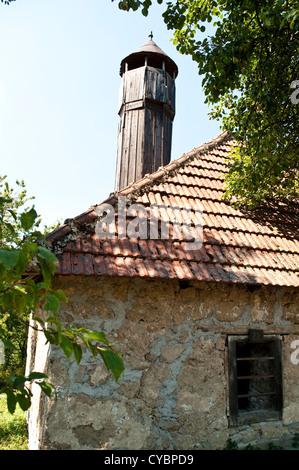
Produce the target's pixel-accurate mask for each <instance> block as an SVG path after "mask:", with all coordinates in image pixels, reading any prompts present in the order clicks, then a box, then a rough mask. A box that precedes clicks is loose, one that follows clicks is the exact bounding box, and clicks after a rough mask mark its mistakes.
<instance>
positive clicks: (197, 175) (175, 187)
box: [48, 134, 299, 287]
mask: <svg viewBox="0 0 299 470" xmlns="http://www.w3.org/2000/svg"><path fill="white" fill-rule="evenodd" d="M231 145H235V143H234V142H233V141H231V140H230V139H229V137H228V136H227V135H226V134H223V135H221V136H219V137H218V138H216V139H215V140H214V141H212V142H210V143H208V144H204V145H202V146H200V147H198V148H197V149H193V150H192V151H191V152H189V154H184V155H182V156H181V157H180V158H179V159H178V160H176V161H174V162H171V163H170V164H169V165H167V166H166V167H163V168H160V169H159V170H158V171H157V172H156V173H153V174H152V175H146V176H145V177H144V178H143V179H142V180H140V181H138V182H136V183H135V184H133V185H131V186H129V187H128V188H125V189H124V190H122V191H120V192H119V193H116V194H114V193H113V194H111V196H110V198H109V199H108V200H107V201H105V202H108V203H109V204H112V205H114V206H115V207H116V208H117V197H118V196H126V197H127V198H128V199H127V203H128V205H130V204H131V203H135V202H138V203H141V204H143V205H144V206H146V207H147V210H148V229H150V228H151V230H153V232H148V237H147V238H146V239H133V238H130V237H126V238H121V237H120V238H117V237H116V238H114V239H113V238H112V239H106V240H99V238H98V237H97V235H96V234H95V232H94V230H93V229H92V228H91V226H92V224H94V225H95V224H96V223H97V220H98V219H97V214H96V206H95V207H94V208H91V209H90V210H88V211H87V212H86V213H84V214H81V215H80V216H78V217H76V218H75V219H73V220H72V221H71V223H70V222H68V221H66V223H65V224H64V225H62V226H61V227H60V228H59V229H57V230H55V231H54V232H52V234H50V235H49V237H48V239H49V241H50V242H51V243H52V245H53V250H54V252H55V253H56V254H57V257H58V260H59V264H58V268H57V273H58V274H61V275H71V274H75V275H96V276H126V277H147V278H168V279H182V280H198V281H207V282H219V283H222V282H224V283H249V284H264V285H269V284H270V285H279V286H293V287H299V234H298V226H299V209H298V206H297V205H296V204H293V206H292V207H286V206H283V207H282V208H281V209H280V208H279V207H267V208H263V209H261V210H259V211H256V212H254V213H253V212H252V213H246V212H243V211H242V210H240V209H234V208H233V207H232V206H231V205H229V204H227V203H226V202H225V201H224V200H223V199H222V197H223V193H224V188H223V173H222V172H226V171H227V156H228V153H229V151H230V146H231ZM151 204H152V205H155V206H156V207H155V212H153V213H154V214H155V216H157V215H158V220H159V224H158V225H155V223H156V222H155V223H154V222H153V221H152V220H150V205H151ZM161 205H164V206H166V207H161ZM187 207H188V208H189V207H191V208H192V211H193V212H192V217H191V219H190V220H191V221H192V224H194V223H197V224H198V217H196V215H197V214H198V213H195V211H198V210H199V209H200V208H202V210H203V213H202V221H203V240H199V241H198V242H197V245H196V246H194V247H193V248H194V249H191V250H190V249H189V245H188V240H183V238H182V237H179V235H178V232H177V231H176V229H175V227H174V226H173V221H174V215H175V214H176V211H177V210H181V209H182V208H187ZM116 210H117V209H116ZM132 219H134V217H133V216H132V217H131V220H132ZM161 220H162V221H163V223H164V226H165V224H166V222H167V221H169V233H170V236H173V237H174V235H176V239H174V238H171V237H170V238H169V239H162V238H161V236H160V235H161V231H160V229H161V226H160V225H161ZM76 224H78V226H79V233H80V235H76V233H78V231H76V230H74V231H73V227H74V226H75V227H76ZM84 224H88V230H86V234H85V235H84V229H82V227H84ZM144 227H145V228H146V225H144ZM154 231H155V232H156V237H155V239H151V238H150V233H154ZM116 236H117V234H116ZM119 236H120V235H119Z"/></svg>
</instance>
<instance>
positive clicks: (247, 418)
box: [228, 334, 282, 426]
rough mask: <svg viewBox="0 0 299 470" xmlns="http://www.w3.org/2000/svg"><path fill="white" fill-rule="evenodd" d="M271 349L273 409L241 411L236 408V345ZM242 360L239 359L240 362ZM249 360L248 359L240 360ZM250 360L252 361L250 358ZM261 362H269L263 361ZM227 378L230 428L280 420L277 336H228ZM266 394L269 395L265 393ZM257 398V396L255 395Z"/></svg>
mask: <svg viewBox="0 0 299 470" xmlns="http://www.w3.org/2000/svg"><path fill="white" fill-rule="evenodd" d="M269 342H271V343H272V344H271V345H270V347H271V349H272V355H271V361H273V384H274V385H273V390H274V392H273V395H274V394H275V395H274V396H273V400H274V402H273V403H274V406H275V409H273V410H272V409H267V408H266V409H262V410H254V411H252V410H248V411H241V412H240V409H239V406H238V398H240V395H239V397H238V376H237V360H238V358H237V343H243V344H252V343H253V344H256V343H269ZM241 359H242V358H239V360H241ZM242 360H249V359H246V358H245V359H244V358H243V359H242ZM251 360H253V359H252V358H251ZM263 360H270V358H269V359H263ZM228 378H229V423H230V425H231V426H239V425H243V424H250V423H257V422H263V421H270V420H279V419H281V418H282V338H281V336H279V335H269V336H268V335H266V336H264V335H263V334H261V335H257V337H256V338H255V337H254V335H253V337H250V335H247V336H246V335H242V336H241V335H240V336H239V335H238V336H237V335H229V336H228ZM266 394H270V392H269V393H266ZM256 396H258V395H256Z"/></svg>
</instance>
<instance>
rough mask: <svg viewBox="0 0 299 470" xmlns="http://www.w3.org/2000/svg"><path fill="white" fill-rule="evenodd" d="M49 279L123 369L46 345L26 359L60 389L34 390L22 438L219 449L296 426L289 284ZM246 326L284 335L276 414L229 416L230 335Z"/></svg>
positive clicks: (297, 379)
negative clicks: (50, 394) (117, 355)
mask: <svg viewBox="0 0 299 470" xmlns="http://www.w3.org/2000/svg"><path fill="white" fill-rule="evenodd" d="M56 283H57V287H59V288H61V289H63V290H64V292H65V294H66V295H67V297H68V299H69V301H68V303H67V304H64V305H63V306H62V308H61V316H62V318H63V319H64V321H65V322H66V323H68V322H75V323H76V325H78V326H79V325H80V326H86V327H88V328H92V329H97V330H101V331H104V332H105V333H106V334H107V337H108V338H109V340H110V341H111V342H112V343H113V344H114V345H115V347H116V348H117V349H118V350H119V351H120V352H121V354H122V356H123V360H124V363H125V372H124V375H123V376H122V377H121V378H120V379H119V381H118V383H115V381H114V379H113V377H112V376H111V374H109V373H108V372H107V370H106V369H105V367H104V366H103V364H102V363H101V362H99V360H97V361H96V362H95V361H94V359H93V358H92V357H91V355H90V354H89V353H88V352H85V353H84V354H83V358H82V361H81V363H80V365H79V366H78V365H77V364H76V363H75V360H74V358H71V359H69V360H68V359H66V358H65V357H64V356H63V354H62V352H61V351H60V350H57V349H52V350H51V352H50V353H49V351H44V350H43V351H42V354H41V355H42V357H43V359H42V362H40V361H41V359H40V355H39V356H37V359H36V360H37V361H38V362H39V364H34V360H31V370H33V368H35V370H38V369H37V366H40V367H42V368H43V367H44V368H45V370H47V371H48V374H49V376H50V381H51V382H52V383H54V384H55V385H56V387H57V390H58V400H57V401H56V402H55V401H49V400H47V401H46V402H45V400H44V401H42V400H41V399H40V397H39V396H37V397H36V399H35V402H34V405H33V407H32V410H31V412H30V415H29V425H30V435H31V439H30V448H32V449H34V448H42V449H109V450H111V449H130V450H134V449H156V450H159V449H167V450H170V449H174V450H178V449H180V450H182V449H188V450H191V449H219V448H223V447H225V445H226V442H227V439H228V438H229V437H231V438H232V439H233V440H235V441H236V442H238V443H240V445H241V446H242V445H246V444H247V443H253V444H254V443H255V442H257V441H258V442H259V443H262V444H263V443H266V442H268V441H269V440H270V441H272V442H275V443H281V442H284V443H287V442H288V441H289V440H290V439H291V437H292V435H293V434H294V433H298V432H299V365H295V364H292V362H291V361H290V355H291V352H292V351H291V343H292V341H293V340H294V339H299V325H298V323H299V311H298V300H299V293H298V290H297V291H296V290H294V289H278V288H271V287H269V288H251V289H248V288H246V287H245V286H237V285H229V286H228V285H224V284H212V283H211V284H208V283H207V284H206V283H195V282H192V283H186V282H179V281H170V280H160V281H158V280H143V279H134V280H132V279H125V278H119V279H110V278H100V277H99V278H95V277H60V278H58V279H57V280H56ZM248 328H260V329H263V330H264V333H265V334H279V335H281V337H282V344H283V419H282V420H281V421H280V420H279V421H271V422H264V423H255V424H251V425H246V426H239V427H231V426H230V425H229V420H228V371H227V335H229V334H239V335H240V334H241V335H242V334H247V332H248ZM36 340H39V341H43V340H41V339H38V336H37V335H36V334H35V337H34V338H33V340H32V342H33V343H34V344H35V343H36ZM31 350H34V348H33V347H32V346H31ZM46 357H47V358H48V360H46V359H45V358H46ZM29 363H30V358H29ZM39 370H41V369H40V368H39ZM37 416H39V422H40V423H42V425H41V426H39V427H37V426H36V422H37Z"/></svg>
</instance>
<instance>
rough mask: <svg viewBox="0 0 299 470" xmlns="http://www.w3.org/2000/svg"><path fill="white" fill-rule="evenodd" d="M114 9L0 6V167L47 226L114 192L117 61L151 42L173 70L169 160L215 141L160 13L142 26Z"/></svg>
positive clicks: (105, 3)
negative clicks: (18, 182) (20, 184)
mask: <svg viewBox="0 0 299 470" xmlns="http://www.w3.org/2000/svg"><path fill="white" fill-rule="evenodd" d="M117 4H118V1H117V0H115V2H113V3H112V2H111V0H84V1H83V0H63V1H61V0H16V1H15V2H14V3H12V4H11V5H10V6H4V5H3V4H2V3H0V162H1V170H0V174H1V175H4V174H6V175H8V180H9V182H10V183H11V184H12V185H13V186H14V182H15V180H16V179H20V180H24V181H25V184H26V187H27V191H28V194H29V195H34V196H35V207H36V209H37V211H38V213H39V214H41V216H42V221H43V223H44V224H47V225H52V224H53V223H55V222H56V221H57V220H62V221H63V220H64V219H66V218H71V217H75V216H77V215H79V214H81V213H82V212H84V211H85V210H87V209H88V208H89V207H90V206H91V205H92V204H98V203H100V202H102V201H103V200H105V199H106V198H107V197H108V196H109V194H110V193H111V192H112V191H113V189H114V173H115V164H116V143H117V126H118V96H119V87H120V84H121V77H120V75H119V66H120V62H121V60H122V59H123V58H124V57H126V56H127V55H128V54H130V53H131V52H133V51H135V50H136V49H138V48H139V47H140V46H141V45H142V44H144V43H145V42H146V41H147V40H148V35H149V33H150V31H153V34H154V41H155V42H156V43H157V45H158V46H159V47H160V48H161V49H162V50H164V52H166V53H167V54H168V55H169V56H170V57H171V58H172V59H173V60H174V61H175V62H176V63H177V65H178V67H179V76H178V78H177V80H176V117H175V120H174V127H173V140H172V159H176V158H178V157H179V156H180V155H182V154H183V153H186V152H188V151H190V150H191V149H192V148H194V147H197V146H199V145H200V144H201V143H203V142H207V141H209V140H210V139H213V138H214V137H215V136H216V135H217V134H219V133H220V132H221V131H220V125H219V123H218V122H213V121H211V120H209V118H208V116H207V113H208V108H207V106H206V105H205V104H204V100H205V97H204V95H203V93H202V90H201V77H199V75H198V73H197V66H196V64H195V63H193V62H192V60H191V58H190V57H186V56H182V55H180V54H179V53H178V52H177V51H176V49H175V46H174V45H173V44H172V43H171V42H170V39H171V37H172V33H171V32H170V31H167V28H166V26H165V24H164V23H163V19H162V16H161V15H162V12H163V5H162V6H160V5H154V7H153V8H152V10H151V11H150V13H149V16H148V17H147V18H145V17H143V16H142V14H141V12H129V13H127V12H123V11H120V10H119V9H118V5H117Z"/></svg>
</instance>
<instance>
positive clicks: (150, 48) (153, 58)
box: [120, 33, 179, 78]
mask: <svg viewBox="0 0 299 470" xmlns="http://www.w3.org/2000/svg"><path fill="white" fill-rule="evenodd" d="M145 57H147V58H148V61H149V63H150V65H152V66H153V67H158V68H162V63H163V61H164V62H165V69H166V71H167V72H168V73H169V75H171V76H173V74H174V76H175V78H176V77H177V75H178V72H179V71H178V67H177V65H176V63H175V62H174V61H173V60H172V59H171V58H170V57H169V56H168V55H167V54H165V52H164V51H162V49H160V47H159V46H157V44H156V43H155V42H154V41H153V34H152V33H151V34H150V35H149V39H148V41H147V42H146V43H145V44H143V46H141V47H139V49H137V50H136V51H135V52H133V53H132V54H130V55H128V56H127V57H125V59H123V60H122V62H121V65H120V75H123V73H124V72H125V65H126V64H128V68H129V70H132V69H134V68H138V67H142V66H143V65H144V62H145Z"/></svg>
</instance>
